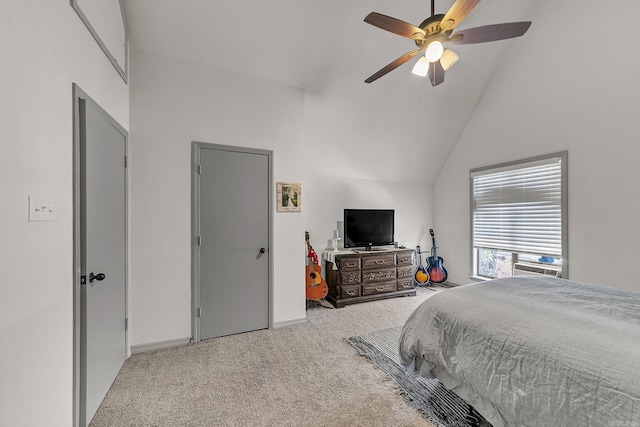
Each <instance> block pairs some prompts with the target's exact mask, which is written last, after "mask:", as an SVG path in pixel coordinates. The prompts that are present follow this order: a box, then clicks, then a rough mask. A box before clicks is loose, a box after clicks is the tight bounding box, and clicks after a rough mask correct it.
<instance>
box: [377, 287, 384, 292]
mask: <svg viewBox="0 0 640 427" xmlns="http://www.w3.org/2000/svg"><path fill="white" fill-rule="evenodd" d="M376 291H378V292H382V291H384V288H376Z"/></svg>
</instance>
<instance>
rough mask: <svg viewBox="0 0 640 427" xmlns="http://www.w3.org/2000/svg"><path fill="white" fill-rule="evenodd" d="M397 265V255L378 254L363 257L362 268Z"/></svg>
mask: <svg viewBox="0 0 640 427" xmlns="http://www.w3.org/2000/svg"><path fill="white" fill-rule="evenodd" d="M395 265H396V255H395V254H386V255H376V256H369V257H366V258H365V257H363V258H362V269H363V270H366V269H368V268H381V267H392V266H395Z"/></svg>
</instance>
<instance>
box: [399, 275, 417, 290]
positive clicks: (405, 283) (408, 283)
mask: <svg viewBox="0 0 640 427" xmlns="http://www.w3.org/2000/svg"><path fill="white" fill-rule="evenodd" d="M415 287H416V285H415V283H414V281H413V277H410V278H407V279H398V290H399V291H404V290H407V289H413V288H415Z"/></svg>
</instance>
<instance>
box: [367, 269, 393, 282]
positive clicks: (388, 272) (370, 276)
mask: <svg viewBox="0 0 640 427" xmlns="http://www.w3.org/2000/svg"><path fill="white" fill-rule="evenodd" d="M395 279H396V269H395V267H392V268H384V269H379V270H362V283H371V282H380V281H383V280H395Z"/></svg>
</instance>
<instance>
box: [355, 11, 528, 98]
mask: <svg viewBox="0 0 640 427" xmlns="http://www.w3.org/2000/svg"><path fill="white" fill-rule="evenodd" d="M478 3H480V0H456V1H455V3H453V5H452V6H451V8H450V9H449V11H448V12H447V13H446V14H444V15H442V14H440V15H436V14H435V0H431V16H430V17H429V18H427V19H425V20H424V21H423V22H422V23H421V24H420V26H419V27H416V26H414V25H411V24H409V23H407V22H404V21H401V20H399V19H396V18H392V17H390V16H386V15H383V14H381V13H377V12H371V13H370V14H368V15H367V16H366V18H364V22H367V23H369V24H371V25H374V26H376V27H378V28H382V29H383V30H386V31H389V32H392V33H395V34H398V35H400V36H403V37H407V38H409V39H412V40H413V41H414V42H415V44H416V46H417V47H418V48H417V49H415V50H412V51H410V52H407V53H405V54H404V55H402V56H401V57H400V58H398V59H396V60H395V61H393V62H391V63H390V64H388V65H387V66H386V67H384V68H382V69H381V70H379V71H378V72H376V73H375V74H373V75H372V76H371V77H369V78H368V79H367V80H365V82H366V83H371V82H373V81H375V80H377V79H379V78H380V77H382V76H384V75H385V74H387V73H388V72H390V71H392V70H395V69H396V68H398V67H399V66H401V65H402V64H404V63H405V62H407V61H409V60H410V59H411V58H414V57H415V56H416V55H418V54H420V53H421V52H422V51H424V52H425V54H424V56H423V57H421V58H420V59H419V60H418V62H417V63H416V65H415V66H414V68H413V73H414V74H417V75H420V76H423V77H424V76H426V75H427V74H428V75H429V80H430V81H431V85H433V86H437V85H439V84H440V83H442V82H444V73H445V71H447V70H448V69H449V68H451V66H452V65H453V64H455V63H456V61H457V60H458V55H456V53H455V52H453V51H452V50H450V49H446V48H445V47H444V43H450V44H474V43H485V42H492V41H496V40H504V39H510V38H513V37H519V36H521V35H523V34H524V33H526V32H527V30H528V29H529V26H531V22H530V21H526V22H509V23H504V24H493V25H484V26H482V27H476V28H469V29H466V30H461V31H458V32H457V33H455V34H452V32H453V30H454V28H455V27H456V26H457V25H458V24H460V23H461V22H462V20H463V19H464V18H466V16H467V15H468V14H469V13H470V12H471V11H472V10H473V8H474V7H476V5H477V4H478Z"/></svg>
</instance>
